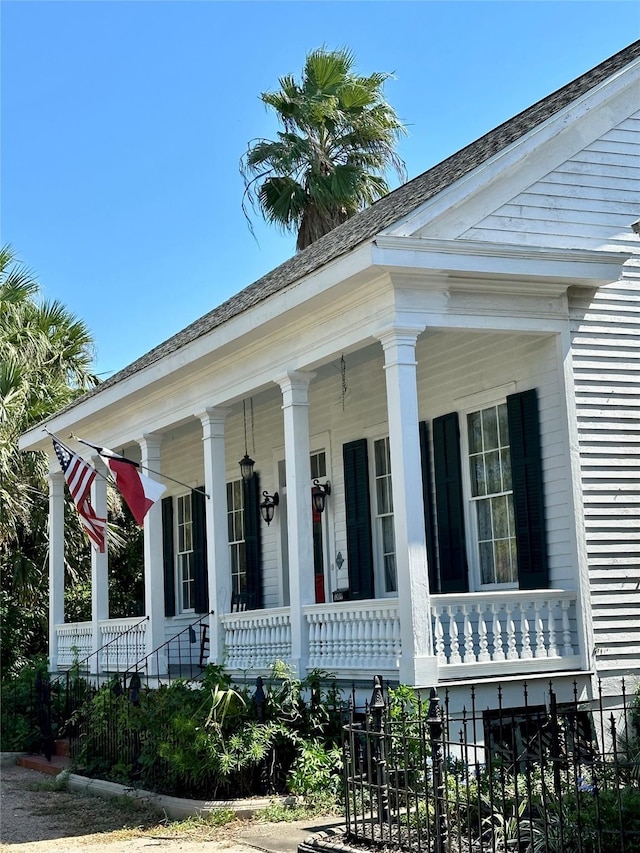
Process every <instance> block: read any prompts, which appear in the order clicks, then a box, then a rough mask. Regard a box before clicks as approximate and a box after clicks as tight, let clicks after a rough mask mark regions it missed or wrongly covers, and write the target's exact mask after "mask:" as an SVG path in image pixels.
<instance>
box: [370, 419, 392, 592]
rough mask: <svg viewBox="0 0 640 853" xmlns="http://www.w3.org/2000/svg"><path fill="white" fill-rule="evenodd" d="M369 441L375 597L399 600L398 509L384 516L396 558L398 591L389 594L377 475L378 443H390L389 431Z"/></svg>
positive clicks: (373, 434)
mask: <svg viewBox="0 0 640 853" xmlns="http://www.w3.org/2000/svg"><path fill="white" fill-rule="evenodd" d="M366 438H367V441H368V445H369V446H368V450H369V502H370V512H371V527H372V539H373V543H372V544H373V576H374V586H375V596H376V598H397V597H398V590H397V586H398V559H397V553H398V551H397V543H396V531H395V512H396V508H395V506H394V507H393V512H391V513H385V514H383V515H384V517H386V518H388V517H391V519H392V526H393V546H394V551H393V554H394V557H395V558H396V589H395V590H392V591H389V592H387V588H386V576H385V566H384V549H383V542H382V522H381V519H382V518H383V515H381V514H380V513H379V512H378V490H377V473H376V447H375V445H376V442H377V441H387V442H389V441H390V438H389V431H388V429H385V430H384V431H376V432H369V433H368V434H367V435H366ZM390 456H391V447H390V446H389V482H390V485H391V486H393V471H392V470H391V458H390ZM391 501H392V504H393V493H391Z"/></svg>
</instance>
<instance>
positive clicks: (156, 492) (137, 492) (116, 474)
mask: <svg viewBox="0 0 640 853" xmlns="http://www.w3.org/2000/svg"><path fill="white" fill-rule="evenodd" d="M91 446H92V447H95V445H91ZM95 449H96V450H97V451H98V453H99V454H100V456H102V458H103V459H104V461H105V462H106V464H107V465H108V466H109V470H110V471H111V473H112V474H113V478H114V480H115V481H116V486H117V487H118V491H119V492H120V494H121V495H122V497H123V498H124V499H125V501H126V502H127V505H128V506H129V509H130V510H131V513H132V515H133V517H134V518H135V520H136V521H137V523H138V524H139V525H140V526H141V527H142V524H143V522H144V517H145V515H146V514H147V513H148V512H149V510H150V509H151V507H152V506H153V505H154V503H155V502H156V501H157V500H159V499H160V497H161V496H162V495H163V494H164V492H166V490H167V487H166V486H163V484H162V483H159V482H158V481H157V480H152V479H151V477H147V476H146V474H143V473H142V472H141V471H140V464H139V463H138V462H134V461H133V460H132V459H126V458H125V457H124V456H120V455H119V454H118V453H114V452H113V450H109V448H108V447H96V448H95Z"/></svg>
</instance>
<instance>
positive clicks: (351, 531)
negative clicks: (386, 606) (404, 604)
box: [342, 438, 374, 599]
mask: <svg viewBox="0 0 640 853" xmlns="http://www.w3.org/2000/svg"><path fill="white" fill-rule="evenodd" d="M342 460H343V465H344V493H345V508H346V516H347V517H346V522H347V559H348V564H347V565H348V569H349V590H350V595H351V598H353V599H364V598H373V597H374V585H373V546H372V544H371V505H370V495H369V463H368V455H367V440H366V439H365V438H362V439H358V440H357V441H350V442H349V443H348V444H345V445H344V446H343V448H342Z"/></svg>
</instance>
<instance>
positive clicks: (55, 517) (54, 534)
mask: <svg viewBox="0 0 640 853" xmlns="http://www.w3.org/2000/svg"><path fill="white" fill-rule="evenodd" d="M63 622H64V475H63V473H62V471H60V470H57V471H50V472H49V670H50V671H51V672H55V671H56V670H57V668H58V635H57V633H56V625H61V624H62V623H63Z"/></svg>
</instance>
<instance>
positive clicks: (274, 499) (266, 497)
mask: <svg viewBox="0 0 640 853" xmlns="http://www.w3.org/2000/svg"><path fill="white" fill-rule="evenodd" d="M279 503H280V495H279V494H278V493H277V492H274V493H273V494H272V495H270V494H269V492H263V493H262V501H261V503H260V514H261V515H262V518H263V519H264V520H265V521H266V523H267V527H268V526H269V525H270V524H271V522H272V521H273V514H274V512H275V508H276V507H277V506H278V504H279Z"/></svg>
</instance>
